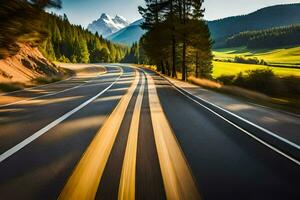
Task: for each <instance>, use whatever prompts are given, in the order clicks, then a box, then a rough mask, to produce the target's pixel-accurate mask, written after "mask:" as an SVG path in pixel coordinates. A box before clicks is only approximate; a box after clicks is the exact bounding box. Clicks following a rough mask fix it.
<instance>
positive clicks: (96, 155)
mask: <svg viewBox="0 0 300 200" xmlns="http://www.w3.org/2000/svg"><path fill="white" fill-rule="evenodd" d="M138 82H139V75H138V72H136V77H135V80H134V82H133V84H132V85H131V87H130V88H129V90H128V92H127V93H126V94H125V95H124V96H123V97H122V99H121V100H120V102H119V104H118V105H117V106H116V108H115V109H114V111H113V112H112V113H111V115H110V116H109V117H108V119H107V120H106V122H105V123H104V125H103V126H102V128H101V129H100V130H99V132H98V133H97V134H96V136H95V137H94V139H93V140H92V142H91V144H90V145H89V147H88V148H87V150H86V151H85V153H84V154H83V157H82V158H81V160H80V161H79V163H78V164H77V166H76V167H75V170H74V172H73V173H72V175H71V176H70V178H69V180H68V181H67V183H66V185H65V187H64V188H63V190H62V192H61V193H60V195H59V197H58V199H86V200H89V199H91V200H92V199H94V198H95V196H96V193H97V190H98V186H99V183H100V181H101V177H102V174H103V171H104V169H105V166H106V163H107V160H108V158H109V156H110V152H111V150H112V148H113V144H114V142H115V139H116V137H117V134H118V131H119V128H120V126H121V123H122V121H123V118H124V116H125V112H126V110H127V107H128V105H129V102H130V100H131V98H132V96H133V94H134V91H135V90H136V88H137V85H138Z"/></svg>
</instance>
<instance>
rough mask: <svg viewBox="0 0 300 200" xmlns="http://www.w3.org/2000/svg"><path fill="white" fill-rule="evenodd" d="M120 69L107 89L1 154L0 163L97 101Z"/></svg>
mask: <svg viewBox="0 0 300 200" xmlns="http://www.w3.org/2000/svg"><path fill="white" fill-rule="evenodd" d="M120 69H121V74H120V76H119V77H118V78H117V79H116V80H115V81H114V82H113V83H111V84H110V85H109V86H108V87H107V88H105V89H104V90H102V91H101V92H100V93H98V94H97V95H96V96H94V97H92V98H90V99H89V100H87V101H85V102H84V103H82V104H81V105H79V106H78V107H76V108H74V109H73V110H71V111H69V112H68V113H66V114H64V115H63V116H61V117H60V118H58V119H56V120H55V121H53V122H51V123H50V124H48V125H47V126H45V127H44V128H42V129H40V130H39V131H37V132H36V133H34V134H33V135H31V136H30V137H28V138H26V139H25V140H23V141H22V142H20V143H19V144H17V145H16V146H14V147H12V148H11V149H9V150H7V151H6V152H4V153H3V154H1V155H0V163H1V162H3V161H4V160H5V159H7V158H9V157H10V156H12V155H13V154H15V153H16V152H18V151H19V150H21V149H22V148H24V147H25V146H27V145H28V144H30V143H31V142H33V141H34V140H36V139H37V138H39V137H40V136H42V135H43V134H45V133H46V132H47V131H49V130H50V129H52V128H53V127H55V126H56V125H58V124H59V123H61V122H62V121H64V120H66V119H67V118H68V117H70V116H71V115H73V114H74V113H76V112H77V111H79V110H81V109H82V108H84V107H85V106H87V105H88V104H89V103H91V102H92V101H94V100H95V99H97V98H98V97H99V96H101V95H102V94H103V93H105V92H106V91H107V90H109V89H110V88H111V87H112V86H113V85H114V84H115V83H117V82H118V81H119V79H120V77H121V76H122V74H123V69H122V68H120Z"/></svg>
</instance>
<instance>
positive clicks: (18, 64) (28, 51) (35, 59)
mask: <svg viewBox="0 0 300 200" xmlns="http://www.w3.org/2000/svg"><path fill="white" fill-rule="evenodd" d="M18 45H19V46H20V51H19V52H18V53H17V54H16V55H14V56H10V57H7V58H5V59H2V60H0V82H2V83H3V82H20V83H27V82H30V81H32V80H33V79H35V78H38V77H46V76H47V77H49V76H50V77H51V76H59V75H63V73H64V71H63V70H62V69H61V68H59V67H57V66H55V65H54V64H53V63H51V62H49V61H48V60H47V59H46V58H45V57H44V56H43V55H42V54H41V52H40V51H39V50H38V48H36V47H31V46H30V45H26V44H18Z"/></svg>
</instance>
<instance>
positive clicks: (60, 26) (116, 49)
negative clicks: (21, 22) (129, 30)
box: [40, 14, 128, 63]
mask: <svg viewBox="0 0 300 200" xmlns="http://www.w3.org/2000/svg"><path fill="white" fill-rule="evenodd" d="M46 15H47V16H46V20H45V27H46V29H47V30H48V34H49V37H48V38H47V39H46V40H45V41H44V42H43V43H42V44H41V45H40V50H41V51H42V52H43V53H44V55H46V56H47V57H48V58H49V59H51V60H57V61H61V62H73V63H87V62H119V61H121V60H122V58H123V57H124V56H125V54H126V53H127V51H128V47H126V46H123V45H119V44H114V43H111V42H110V41H108V40H105V39H103V38H102V37H101V36H99V35H98V34H97V33H96V35H94V34H92V33H91V32H89V31H88V30H86V29H84V28H82V27H81V26H77V25H72V24H70V23H69V21H68V18H67V16H66V15H64V16H56V15H53V14H46Z"/></svg>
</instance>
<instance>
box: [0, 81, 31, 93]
mask: <svg viewBox="0 0 300 200" xmlns="http://www.w3.org/2000/svg"><path fill="white" fill-rule="evenodd" d="M24 87H25V85H24V84H22V83H17V82H14V83H0V91H1V92H14V91H17V90H21V89H23V88H24Z"/></svg>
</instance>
